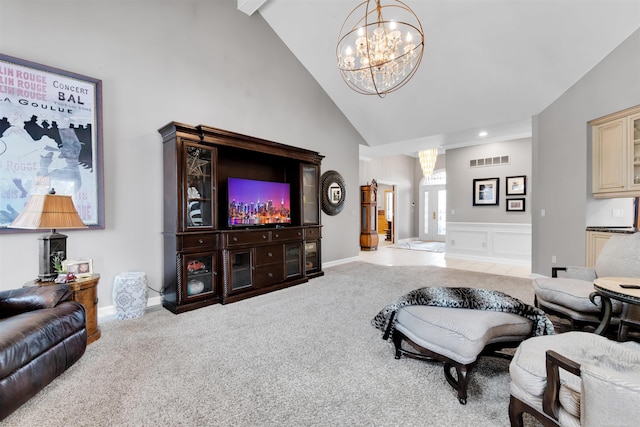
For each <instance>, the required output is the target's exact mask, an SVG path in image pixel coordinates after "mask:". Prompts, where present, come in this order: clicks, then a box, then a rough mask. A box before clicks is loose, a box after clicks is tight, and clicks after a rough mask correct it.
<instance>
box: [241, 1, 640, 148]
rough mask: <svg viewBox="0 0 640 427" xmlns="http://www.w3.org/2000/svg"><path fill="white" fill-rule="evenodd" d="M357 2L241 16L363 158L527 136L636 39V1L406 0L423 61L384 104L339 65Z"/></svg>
mask: <svg viewBox="0 0 640 427" xmlns="http://www.w3.org/2000/svg"><path fill="white" fill-rule="evenodd" d="M389 1H391V0H383V1H382V3H383V4H385V3H387V2H389ZM360 2H361V0H238V8H239V9H240V10H242V11H244V12H245V13H247V14H252V13H254V11H256V10H257V11H258V13H260V14H261V15H262V17H263V18H264V19H265V20H266V22H267V23H268V24H269V25H270V26H271V27H272V28H273V30H274V31H275V33H276V34H277V35H278V36H279V37H280V38H281V39H282V41H283V42H284V43H285V44H286V45H287V46H288V48H289V49H290V50H291V52H293V54H294V55H295V56H296V57H297V58H298V59H299V61H300V62H301V63H302V64H303V65H304V67H306V69H307V70H308V71H309V73H310V74H311V75H312V76H313V77H314V78H315V79H316V80H317V82H318V83H319V84H320V85H321V86H322V87H323V88H324V90H325V91H326V93H327V94H328V95H329V96H330V97H331V99H332V100H333V101H334V103H335V104H336V105H337V106H338V108H340V110H341V111H342V112H343V113H344V115H345V116H346V117H347V119H348V120H349V121H350V122H351V123H352V125H353V126H354V127H355V128H356V129H357V131H358V132H359V133H360V134H361V135H362V137H363V138H364V140H365V141H366V142H367V144H368V146H366V147H365V146H361V149H360V153H361V156H364V157H380V156H387V155H394V154H408V155H416V153H417V151H418V150H420V149H423V148H428V147H442V148H445V149H446V148H453V147H460V146H466V145H473V144H479V143H485V142H493V141H502V140H509V139H516V138H523V137H529V136H531V117H532V116H534V115H536V114H538V113H540V112H541V111H542V110H544V108H546V107H547V106H548V105H549V104H551V103H552V102H553V101H554V100H555V99H557V98H558V97H559V96H560V95H562V94H563V93H564V92H565V91H566V90H567V89H569V88H570V87H571V86H572V85H573V84H575V83H576V82H577V81H578V80H579V79H580V78H581V77H583V76H584V75H585V74H586V73H587V72H588V71H589V70H590V69H591V68H593V67H594V66H595V65H596V64H597V63H598V62H600V61H601V60H602V59H603V58H604V57H605V56H606V55H607V54H609V53H610V52H611V51H612V50H613V49H615V47H616V46H618V45H619V44H620V43H622V42H623V41H624V40H625V39H626V38H627V37H628V36H629V35H631V34H632V33H633V32H634V31H635V30H637V29H638V28H640V0H580V1H578V0H404V2H405V4H407V5H408V6H409V7H410V8H411V9H413V11H414V12H415V13H416V15H417V16H418V18H419V19H420V21H421V23H422V26H423V28H424V32H425V54H424V59H423V61H422V64H421V65H420V68H419V69H418V71H417V73H416V74H415V76H414V77H413V79H412V80H411V81H410V82H409V83H408V84H407V85H406V86H404V87H403V88H401V89H400V90H398V91H397V92H393V93H391V94H389V95H387V96H386V97H385V98H379V97H377V96H367V95H361V94H358V93H356V92H353V91H352V90H351V89H349V88H348V87H347V85H346V84H345V83H344V82H343V80H342V77H341V76H340V73H339V71H338V69H337V66H336V43H337V40H338V35H339V33H340V28H341V26H342V23H343V21H344V19H345V18H346V17H347V15H348V14H349V12H350V11H351V10H352V9H353V8H354V7H356V6H357V5H358V4H359V3H360ZM630 60H640V52H639V53H638V57H637V58H630ZM603 90H604V88H603ZM482 130H483V131H486V132H487V136H486V137H479V136H478V134H479V132H480V131H482Z"/></svg>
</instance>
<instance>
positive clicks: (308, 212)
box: [159, 122, 324, 314]
mask: <svg viewBox="0 0 640 427" xmlns="http://www.w3.org/2000/svg"><path fill="white" fill-rule="evenodd" d="M159 132H160V134H161V135H162V139H163V161H164V232H163V235H164V278H163V280H164V284H163V292H162V297H163V301H162V304H163V306H164V307H165V308H167V309H168V310H170V311H172V312H173V313H176V314H177V313H182V312H185V311H188V310H193V309H196V308H200V307H204V306H207V305H211V304H216V303H223V304H225V303H230V302H234V301H238V300H241V299H245V298H249V297H253V296H256V295H260V294H264V293H267V292H271V291H274V290H278V289H282V288H285V287H289V286H293V285H297V284H300V283H304V282H307V281H308V280H309V279H310V278H313V277H316V276H320V275H322V274H324V273H323V272H322V260H321V251H320V241H321V237H322V232H321V224H320V185H319V181H320V164H321V162H322V158H323V156H321V155H320V154H318V153H317V152H314V151H310V150H305V149H301V148H297V147H291V146H288V145H284V144H279V143H276V142H272V141H267V140H263V139H259V138H254V137H251V136H246V135H241V134H237V133H234V132H229V131H226V130H221V129H216V128H212V127H208V126H203V125H198V126H191V125H186V124H182V123H177V122H171V123H169V124H167V125H166V126H164V127H163V128H161V129H160V130H159ZM229 178H232V179H233V178H239V179H241V180H252V181H251V182H254V181H253V180H255V182H268V183H280V184H286V185H288V188H290V207H288V208H286V207H285V200H284V198H283V199H282V201H281V206H280V207H278V206H276V205H278V202H277V201H272V200H269V201H268V202H265V201H264V200H263V202H262V203H261V204H260V202H258V203H257V204H255V206H257V205H258V204H260V206H261V208H260V212H261V214H262V215H263V216H264V218H266V219H264V218H263V219H256V218H255V217H252V218H251V220H250V221H251V223H247V224H246V225H244V222H242V223H235V222H234V221H235V218H232V219H231V220H230V217H233V216H234V215H232V214H231V212H232V211H233V212H235V211H234V209H232V204H233V206H235V202H236V201H235V200H233V201H232V200H229V196H228V192H227V190H228V189H227V186H228V185H229V184H228V183H229V182H230V180H229ZM244 206H245V209H249V204H248V203H247V204H246V205H244ZM250 206H251V209H252V211H253V209H254V204H253V203H252V204H251V205H250ZM255 209H258V208H255ZM265 211H268V213H265ZM241 212H242V211H241ZM285 213H286V214H287V215H288V216H287V217H286V219H284V218H285ZM243 215H244V213H243ZM243 221H244V219H243ZM246 221H249V220H248V219H247V220H246Z"/></svg>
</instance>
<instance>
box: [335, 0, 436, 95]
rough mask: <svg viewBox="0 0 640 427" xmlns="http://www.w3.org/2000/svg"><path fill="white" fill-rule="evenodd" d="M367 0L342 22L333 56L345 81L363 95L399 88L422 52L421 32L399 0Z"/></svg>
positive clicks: (379, 93) (410, 74) (412, 13)
mask: <svg viewBox="0 0 640 427" xmlns="http://www.w3.org/2000/svg"><path fill="white" fill-rule="evenodd" d="M387 3H389V4H387V5H384V6H383V5H382V1H381V0H375V1H372V0H367V1H364V2H362V3H360V4H359V5H358V6H356V8H355V9H353V10H352V11H351V13H350V14H349V16H347V19H346V20H345V21H344V23H343V24H342V29H341V30H340V36H339V37H338V45H337V47H336V56H337V58H338V68H339V69H340V73H341V74H342V78H343V79H344V81H345V82H346V83H347V85H348V86H349V87H350V88H351V89H353V90H355V91H356V92H358V93H361V94H364V95H378V96H380V97H381V98H382V97H384V96H385V95H386V94H387V93H390V92H393V91H395V90H398V89H399V88H401V87H402V86H404V85H405V84H406V83H407V82H408V81H409V80H410V79H411V77H413V75H414V74H415V72H416V71H417V69H418V66H419V65H420V61H422V55H423V53H424V32H423V31H422V24H421V23H420V21H419V20H418V17H417V16H416V14H415V13H414V12H413V11H412V10H411V9H409V7H408V6H407V5H405V4H404V3H403V2H401V1H397V0H395V1H387Z"/></svg>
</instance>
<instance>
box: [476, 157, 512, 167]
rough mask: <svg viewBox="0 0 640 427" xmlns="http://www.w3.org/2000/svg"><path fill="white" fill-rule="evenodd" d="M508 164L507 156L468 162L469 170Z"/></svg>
mask: <svg viewBox="0 0 640 427" xmlns="http://www.w3.org/2000/svg"><path fill="white" fill-rule="evenodd" d="M507 164H509V156H497V157H486V158H484V159H474V160H469V167H470V168H480V167H485V166H498V165H507Z"/></svg>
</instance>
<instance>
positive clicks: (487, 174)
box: [447, 138, 534, 224]
mask: <svg viewBox="0 0 640 427" xmlns="http://www.w3.org/2000/svg"><path fill="white" fill-rule="evenodd" d="M505 155H508V156H510V163H509V164H500V165H497V166H484V167H476V168H470V167H469V161H470V160H473V159H481V158H488V157H495V156H505ZM531 170H532V166H531V140H530V139H529V138H524V139H517V140H513V141H505V142H495V143H489V144H483V145H476V146H472V147H464V148H455V149H451V150H447V221H448V222H488V223H525V224H529V223H530V222H531V208H530V203H529V201H530V200H531V194H532V193H533V191H534V188H533V186H532V182H531ZM521 175H525V176H526V177H527V181H526V183H527V186H526V187H527V188H526V193H527V194H526V195H525V196H509V198H521V197H524V198H525V211H524V212H507V211H506V198H507V197H506V179H505V178H506V177H507V176H521ZM483 178H499V179H500V197H499V200H498V202H499V205H498V206H473V180H474V179H483ZM452 211H455V213H452Z"/></svg>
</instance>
